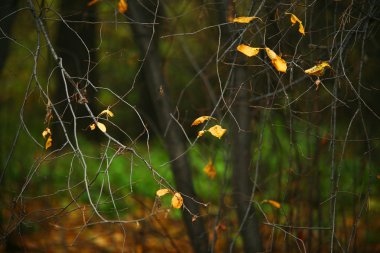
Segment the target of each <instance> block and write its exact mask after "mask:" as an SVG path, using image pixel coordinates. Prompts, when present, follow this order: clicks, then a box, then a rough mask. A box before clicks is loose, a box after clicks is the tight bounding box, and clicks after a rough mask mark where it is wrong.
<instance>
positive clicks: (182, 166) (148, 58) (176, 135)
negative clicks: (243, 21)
mask: <svg viewBox="0 0 380 253" xmlns="http://www.w3.org/2000/svg"><path fill="white" fill-rule="evenodd" d="M142 2H144V4H146V5H144V7H147V6H151V7H152V9H151V10H152V12H149V11H147V10H146V9H144V8H143V7H142V6H141V5H139V4H138V3H137V1H130V2H129V9H128V14H129V16H130V17H131V18H132V19H133V20H134V21H135V22H136V23H134V24H133V25H132V31H133V34H134V37H135V40H136V43H137V44H138V46H139V48H140V53H141V57H144V56H145V60H144V63H143V74H144V78H145V83H146V87H147V90H148V92H149V95H150V98H151V99H152V101H153V105H154V108H155V113H156V115H157V118H158V125H159V127H160V130H161V132H162V134H163V139H164V142H165V146H166V149H167V151H168V153H169V157H170V159H171V160H173V162H172V163H171V169H172V172H173V175H174V180H175V183H176V186H177V190H178V191H179V192H181V193H182V194H183V195H186V196H189V198H187V197H185V198H184V204H185V205H186V207H187V208H188V209H189V210H190V212H191V213H193V214H195V215H197V214H199V204H197V203H195V202H194V201H193V200H191V199H190V198H191V197H193V198H196V194H195V190H194V186H193V180H192V174H191V169H190V163H189V161H188V158H187V155H186V154H184V153H185V151H186V146H185V144H184V142H183V138H182V137H183V136H182V134H181V132H180V129H179V128H178V127H177V126H175V124H173V122H172V123H171V124H170V122H171V121H172V119H171V117H170V113H171V109H170V104H169V98H168V96H167V94H166V92H167V90H166V85H165V83H166V82H165V78H164V76H163V72H162V61H161V57H160V55H159V50H158V42H157V39H156V37H157V36H156V34H153V33H154V32H155V30H154V29H155V27H154V26H153V25H143V24H141V23H153V22H155V16H156V15H155V9H156V8H157V6H152V5H151V4H149V3H147V1H142ZM139 23H140V24H139ZM160 90H164V92H160ZM165 132H166V134H164V133H165ZM192 218H193V216H192V215H191V214H190V213H189V212H188V211H186V210H185V211H183V219H184V221H185V225H186V228H187V231H188V236H189V238H190V240H191V243H192V246H193V249H194V252H197V253H198V252H199V253H202V252H207V251H208V235H207V232H206V230H205V228H204V223H203V220H202V219H201V218H198V219H196V220H195V221H194V222H193V221H192Z"/></svg>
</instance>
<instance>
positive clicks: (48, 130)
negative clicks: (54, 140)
mask: <svg viewBox="0 0 380 253" xmlns="http://www.w3.org/2000/svg"><path fill="white" fill-rule="evenodd" d="M47 135H51V130H50V128H48V127H47V128H46V129H45V130H44V131H43V132H42V137H44V139H46V136H47Z"/></svg>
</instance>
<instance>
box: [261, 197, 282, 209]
mask: <svg viewBox="0 0 380 253" xmlns="http://www.w3.org/2000/svg"><path fill="white" fill-rule="evenodd" d="M261 203H268V204H270V205H272V206H273V207H275V208H277V209H279V208H280V207H281V204H280V203H278V202H277V201H274V200H270V199H269V200H268V199H265V200H263V201H261Z"/></svg>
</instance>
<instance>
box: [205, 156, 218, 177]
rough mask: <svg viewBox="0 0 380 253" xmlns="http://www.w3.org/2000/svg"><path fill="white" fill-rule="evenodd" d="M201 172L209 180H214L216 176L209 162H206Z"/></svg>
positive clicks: (212, 165)
mask: <svg viewBox="0 0 380 253" xmlns="http://www.w3.org/2000/svg"><path fill="white" fill-rule="evenodd" d="M203 171H204V173H206V175H207V176H208V177H209V178H211V179H214V178H215V176H216V170H215V167H214V164H213V163H212V161H211V160H209V161H208V163H207V164H206V166H205V167H204V168H203Z"/></svg>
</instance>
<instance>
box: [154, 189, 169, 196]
mask: <svg viewBox="0 0 380 253" xmlns="http://www.w3.org/2000/svg"><path fill="white" fill-rule="evenodd" d="M169 192H171V191H170V190H169V189H159V190H158V191H156V195H157V196H158V197H161V196H164V195H165V194H168V193H169Z"/></svg>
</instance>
